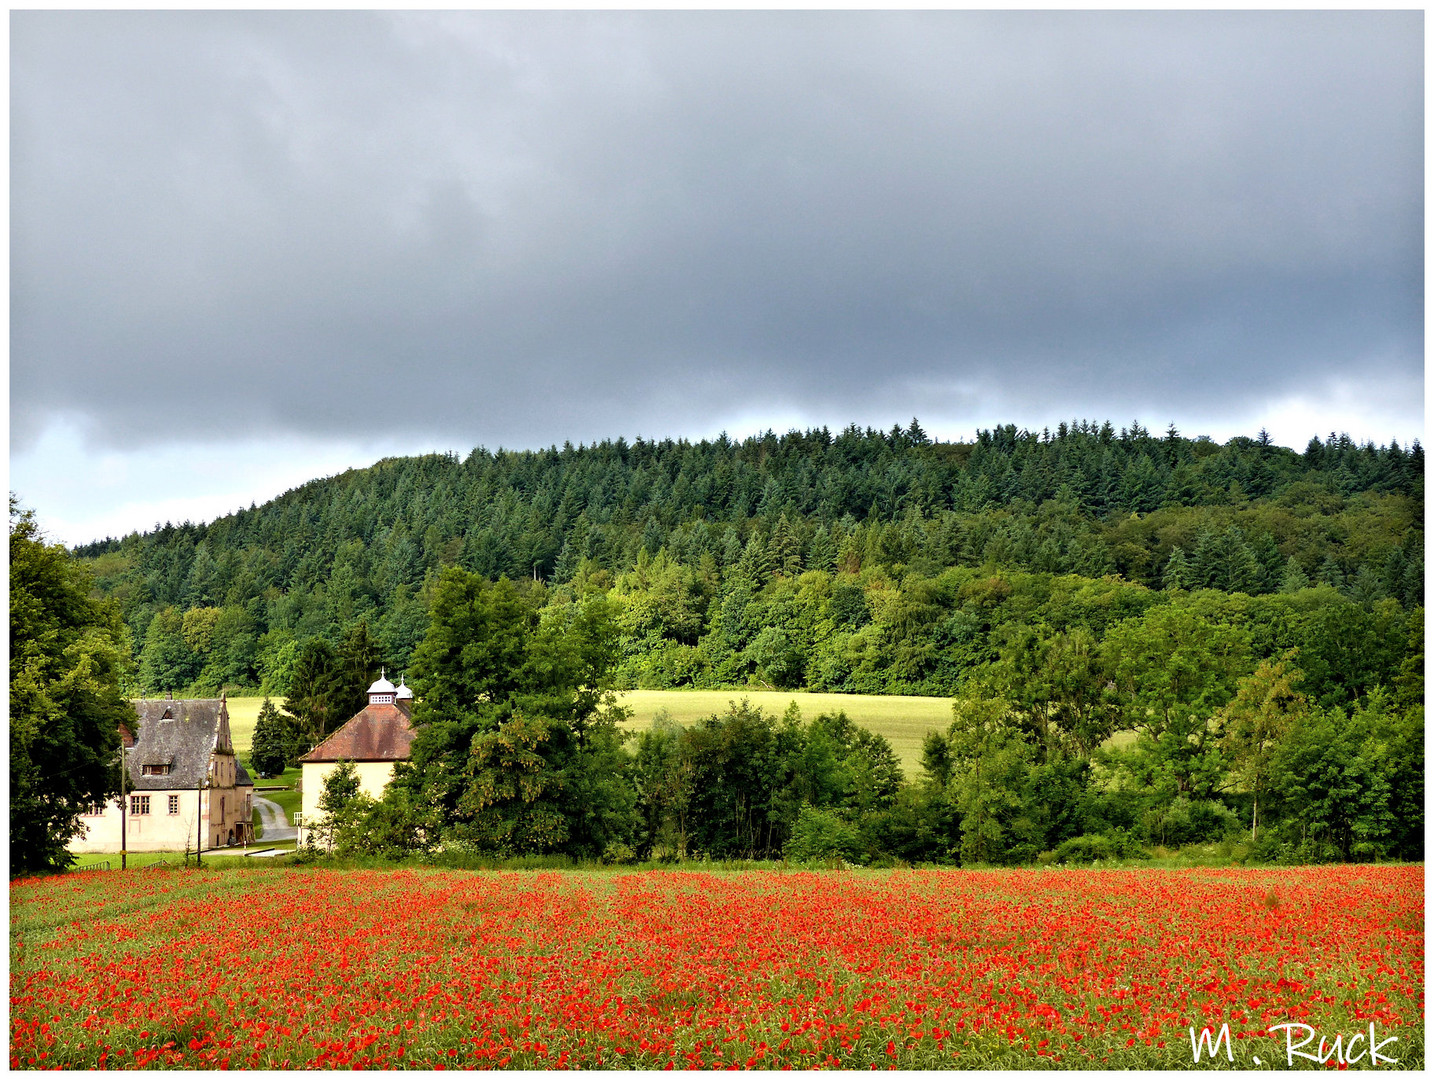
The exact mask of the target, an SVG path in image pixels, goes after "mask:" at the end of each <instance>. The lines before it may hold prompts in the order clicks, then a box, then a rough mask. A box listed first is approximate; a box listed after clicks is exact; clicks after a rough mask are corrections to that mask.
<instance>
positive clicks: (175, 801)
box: [169, 795, 179, 815]
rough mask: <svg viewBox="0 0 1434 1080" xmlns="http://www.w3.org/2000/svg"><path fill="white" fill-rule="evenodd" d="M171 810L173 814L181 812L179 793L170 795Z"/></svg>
mask: <svg viewBox="0 0 1434 1080" xmlns="http://www.w3.org/2000/svg"><path fill="white" fill-rule="evenodd" d="M169 812H170V814H171V815H173V814H177V813H179V796H178V795H171V796H170V797H169Z"/></svg>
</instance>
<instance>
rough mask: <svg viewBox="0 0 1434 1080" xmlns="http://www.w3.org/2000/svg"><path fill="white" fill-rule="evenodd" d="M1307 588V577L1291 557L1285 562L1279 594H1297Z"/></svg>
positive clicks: (1296, 561)
mask: <svg viewBox="0 0 1434 1080" xmlns="http://www.w3.org/2000/svg"><path fill="white" fill-rule="evenodd" d="M1309 587H1310V579H1309V576H1308V575H1307V574H1306V573H1305V572H1304V570H1303V569H1302V568H1301V567H1300V564H1299V560H1298V559H1296V558H1295V557H1294V556H1293V555H1291V556H1290V557H1289V558H1288V559H1286V560H1285V572H1284V576H1283V577H1281V578H1280V592H1282V593H1297V592H1299V591H1300V590H1301V589H1308V588H1309Z"/></svg>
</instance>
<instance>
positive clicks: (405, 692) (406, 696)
mask: <svg viewBox="0 0 1434 1080" xmlns="http://www.w3.org/2000/svg"><path fill="white" fill-rule="evenodd" d="M393 696H394V700H396V701H412V700H413V691H412V690H410V689H409V688H408V687H407V686H405V685H404V684H403V677H402V676H399V679H398V689H397V690H395V691H394V694H393Z"/></svg>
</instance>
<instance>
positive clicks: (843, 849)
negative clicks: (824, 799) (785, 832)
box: [783, 806, 862, 862]
mask: <svg viewBox="0 0 1434 1080" xmlns="http://www.w3.org/2000/svg"><path fill="white" fill-rule="evenodd" d="M861 851H862V843H861V834H860V833H858V832H857V830H856V827H855V826H854V825H852V824H851V823H850V822H848V821H847V820H846V819H845V818H843V817H842V816H841V815H840V814H837V813H836V812H834V811H831V810H818V809H817V808H816V807H814V806H804V807H802V812H801V815H800V816H799V817H798V818H797V823H796V825H794V826H793V827H792V836H791V839H790V840H788V841H787V845H786V847H785V848H784V849H783V854H784V855H785V856H786V857H787V858H788V859H789V860H791V861H792V862H830V861H832V860H835V859H840V860H842V861H843V862H859V861H861V859H860V856H861Z"/></svg>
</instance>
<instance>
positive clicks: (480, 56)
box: [11, 12, 1423, 446]
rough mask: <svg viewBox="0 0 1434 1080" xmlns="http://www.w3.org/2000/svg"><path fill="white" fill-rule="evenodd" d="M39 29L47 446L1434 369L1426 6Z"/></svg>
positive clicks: (876, 403) (593, 422)
mask: <svg viewBox="0 0 1434 1080" xmlns="http://www.w3.org/2000/svg"><path fill="white" fill-rule="evenodd" d="M11 49H12V70H11V79H12V92H11V94H12V96H11V101H12V129H11V130H12V159H11V160H12V164H11V182H12V192H11V211H12V232H11V236H12V277H11V281H12V360H11V365H12V367H11V371H12V375H11V378H12V409H13V417H12V420H13V431H14V433H15V434H14V435H13V436H12V438H13V439H14V440H15V441H16V443H17V445H19V446H23V445H25V442H26V440H27V439H29V438H32V437H33V436H34V434H35V433H36V432H37V431H38V430H39V428H40V427H41V426H42V425H43V423H44V422H45V421H46V418H47V417H48V416H51V415H54V414H61V413H64V414H70V415H76V414H78V415H82V416H85V417H87V418H88V420H89V422H90V423H91V424H92V425H93V430H94V431H95V433H96V434H97V435H98V436H100V437H101V438H102V439H103V440H105V441H122V442H125V443H129V444H136V443H144V442H146V441H149V440H164V439H167V438H172V437H174V436H175V435H176V434H177V433H178V431H179V430H181V429H184V430H185V433H186V434H188V435H190V436H195V435H198V436H202V435H203V434H204V432H205V431H206V430H207V429H212V428H213V426H214V425H215V424H216V423H224V424H229V425H240V426H242V427H243V428H244V429H245V430H250V431H252V430H262V429H275V430H279V429H290V430H299V431H303V432H307V433H311V434H323V433H326V432H333V433H343V434H345V435H350V436H352V435H355V434H358V433H361V432H362V430H363V429H364V427H365V425H373V426H374V427H375V429H377V428H380V427H387V426H391V425H393V424H394V423H406V424H408V425H411V426H413V427H415V428H419V429H422V430H427V431H431V432H433V433H434V436H435V438H437V437H440V436H441V437H447V438H451V439H457V440H460V441H467V442H470V443H471V442H477V441H483V442H486V443H487V444H489V445H495V444H497V443H506V444H508V445H536V444H539V443H546V442H548V441H552V440H556V441H562V440H563V439H564V438H572V439H573V440H574V441H576V440H578V439H580V438H591V437H594V436H601V435H608V434H614V433H617V432H633V431H642V432H644V433H647V434H658V435H662V434H681V433H692V432H697V433H701V432H707V431H711V430H712V429H713V428H714V427H715V426H716V425H718V424H719V423H722V422H726V419H727V418H728V417H738V416H754V417H758V416H760V415H762V413H763V409H764V408H765V409H767V410H768V411H769V412H771V413H773V414H776V413H782V412H783V411H784V410H785V413H786V414H793V415H795V414H800V415H802V416H804V417H810V418H813V419H817V420H825V421H830V422H836V423H840V422H843V421H844V420H846V419H848V418H865V417H868V416H871V415H873V414H874V413H883V412H885V413H888V414H894V415H895V416H909V415H911V414H912V413H917V414H919V415H921V416H922V418H923V420H928V419H930V420H935V421H938V422H939V420H941V419H942V418H943V417H944V418H947V419H951V420H959V419H961V418H964V417H970V416H975V415H981V414H982V405H983V402H989V401H990V400H992V399H993V398H999V399H1000V400H1001V401H1002V402H1003V403H1004V405H1005V406H1006V409H1007V411H1008V413H1009V418H1010V419H1012V420H1016V421H1018V422H1021V421H1022V420H1023V419H1024V417H1023V415H1022V411H1023V410H1024V412H1025V413H1028V414H1031V415H1037V416H1048V415H1052V414H1053V413H1055V414H1061V413H1064V414H1065V415H1070V414H1073V413H1079V414H1081V415H1092V416H1098V417H1102V418H1103V417H1106V416H1112V417H1115V418H1117V419H1119V418H1122V417H1127V416H1131V415H1140V416H1142V417H1144V418H1146V419H1147V420H1148V421H1150V422H1153V423H1159V422H1161V421H1162V420H1163V419H1165V418H1168V417H1171V416H1175V415H1179V416H1182V417H1192V416H1194V417H1198V416H1202V415H1204V416H1215V415H1220V414H1221V412H1222V410H1225V411H1228V410H1230V409H1232V408H1236V407H1237V406H1238V405H1240V404H1242V403H1247V402H1259V401H1263V400H1270V399H1274V398H1278V397H1280V396H1288V395H1290V394H1292V393H1297V392H1301V391H1304V390H1308V389H1310V388H1313V387H1318V386H1319V385H1320V383H1321V380H1325V379H1328V378H1329V377H1331V376H1336V375H1343V376H1345V377H1347V379H1353V380H1355V381H1356V382H1358V381H1359V380H1361V379H1363V380H1368V381H1369V382H1370V383H1371V384H1374V383H1377V382H1380V381H1384V382H1387V381H1389V380H1391V379H1393V380H1406V381H1411V384H1418V381H1419V380H1420V379H1421V372H1422V290H1423V282H1422V259H1423V252H1422V234H1423V221H1422V199H1423V176H1422V154H1423V148H1422V129H1423V115H1422V100H1423V86H1422V52H1423V43H1422V15H1421V14H1420V13H1418V12H1395V13H1378V14H1372V13H1338V12H1322V13H1265V14H1252V13H1235V12H1222V13H1198V14H1154V15H1152V14H1143V13H1114V14H1103V15H1083V14H1067V13H1035V14H1019V13H1007V14H978V13H915V14H895V13H837V14H833V13H802V12H792V13H775V14H773V13H740V12H725V13H715V14H696V13H691V14H688V13H680V14H673V13H666V14H662V13H638V14H623V15H611V14H574V13H525V14H496V13H482V14H469V13H451V14H438V15H417V14H402V15H383V14H342V13H319V14H291V13H246V14H238V15H235V14H227V15H219V14H192V13H191V14H186V13H157V14H131V13H100V14H95V13H43V14H36V13H16V14H14V15H13V16H12V29H11ZM396 413H397V414H398V415H395V414H396ZM216 418H218V419H217V420H216ZM230 433H233V432H232V430H231V432H230Z"/></svg>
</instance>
